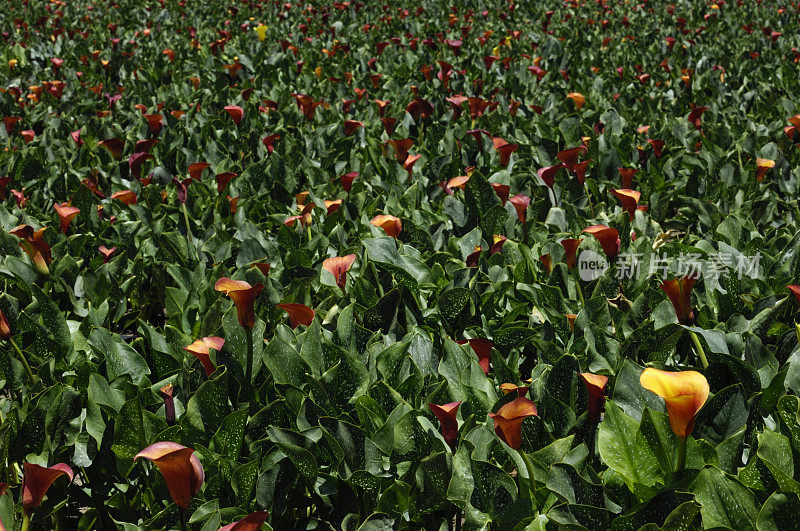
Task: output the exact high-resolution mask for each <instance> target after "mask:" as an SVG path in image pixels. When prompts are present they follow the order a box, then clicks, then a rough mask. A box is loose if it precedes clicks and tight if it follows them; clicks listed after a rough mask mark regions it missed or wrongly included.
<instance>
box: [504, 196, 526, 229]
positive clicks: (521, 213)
mask: <svg viewBox="0 0 800 531" xmlns="http://www.w3.org/2000/svg"><path fill="white" fill-rule="evenodd" d="M508 201H509V203H511V204H512V205H514V208H515V209H516V210H517V217H518V218H519V220H520V221H521V222H522V223H525V221H526V220H527V219H528V214H527V210H528V205H530V204H531V198H530V197H528V196H527V195H523V194H517V195H515V196H514V197H511V198H510V199H509V200H508Z"/></svg>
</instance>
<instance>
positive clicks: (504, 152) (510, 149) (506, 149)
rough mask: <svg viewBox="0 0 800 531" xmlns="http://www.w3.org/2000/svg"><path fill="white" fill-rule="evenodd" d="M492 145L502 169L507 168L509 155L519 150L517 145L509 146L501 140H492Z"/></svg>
mask: <svg viewBox="0 0 800 531" xmlns="http://www.w3.org/2000/svg"><path fill="white" fill-rule="evenodd" d="M492 145H493V146H494V150H495V151H497V155H498V156H499V157H500V165H501V166H502V167H504V168H505V167H507V166H508V162H509V160H510V159H511V154H512V153H514V152H515V151H516V150H517V148H519V146H518V145H517V144H509V143H508V142H506V141H505V140H503V139H502V138H492Z"/></svg>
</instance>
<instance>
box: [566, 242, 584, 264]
mask: <svg viewBox="0 0 800 531" xmlns="http://www.w3.org/2000/svg"><path fill="white" fill-rule="evenodd" d="M582 241H583V238H581V239H575V238H568V239H565V240H561V246H562V247H564V253H565V254H566V261H567V267H568V268H570V269H572V268H574V267H575V261H576V258H577V253H578V246H579V245H580V244H581V242H582Z"/></svg>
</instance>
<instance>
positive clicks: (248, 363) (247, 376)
mask: <svg viewBox="0 0 800 531" xmlns="http://www.w3.org/2000/svg"><path fill="white" fill-rule="evenodd" d="M244 333H245V336H246V338H247V357H246V359H245V367H244V380H245V383H246V384H247V386H248V387H250V383H251V381H252V379H253V329H252V328H245V329H244Z"/></svg>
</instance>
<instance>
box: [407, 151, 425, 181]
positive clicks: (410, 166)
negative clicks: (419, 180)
mask: <svg viewBox="0 0 800 531" xmlns="http://www.w3.org/2000/svg"><path fill="white" fill-rule="evenodd" d="M420 158H422V155H409V156H408V157H406V160H405V162H403V169H404V170H406V171H407V172H408V178H409V179H410V178H411V172H412V171H413V169H414V164H415V163H416V162H417V161H418V160H419V159H420Z"/></svg>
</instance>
